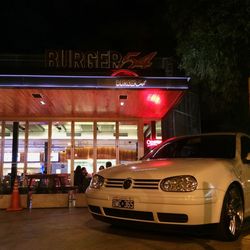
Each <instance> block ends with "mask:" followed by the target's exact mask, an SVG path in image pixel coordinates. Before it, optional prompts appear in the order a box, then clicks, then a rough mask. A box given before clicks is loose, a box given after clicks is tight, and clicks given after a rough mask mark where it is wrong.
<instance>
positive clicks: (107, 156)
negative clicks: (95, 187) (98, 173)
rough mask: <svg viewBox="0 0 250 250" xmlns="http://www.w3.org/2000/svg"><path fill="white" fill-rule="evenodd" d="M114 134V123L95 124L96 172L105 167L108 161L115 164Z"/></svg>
mask: <svg viewBox="0 0 250 250" xmlns="http://www.w3.org/2000/svg"><path fill="white" fill-rule="evenodd" d="M115 132H116V123H115V122H97V131H96V133H97V135H96V138H97V170H98V169H99V167H100V166H101V165H103V166H104V167H105V165H106V162H108V161H110V162H111V163H112V165H115V164H116V150H115V148H116V147H115V143H116V135H115Z"/></svg>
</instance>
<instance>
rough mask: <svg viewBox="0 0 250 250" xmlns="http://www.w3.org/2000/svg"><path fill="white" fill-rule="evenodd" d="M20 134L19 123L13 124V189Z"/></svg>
mask: <svg viewBox="0 0 250 250" xmlns="http://www.w3.org/2000/svg"><path fill="white" fill-rule="evenodd" d="M18 132H19V122H13V138H12V164H11V189H12V188H13V185H14V181H15V179H16V177H17V155H18Z"/></svg>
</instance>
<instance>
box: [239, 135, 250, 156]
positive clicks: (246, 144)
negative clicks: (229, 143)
mask: <svg viewBox="0 0 250 250" xmlns="http://www.w3.org/2000/svg"><path fill="white" fill-rule="evenodd" d="M248 153H250V139H249V138H248V137H246V136H242V137H241V159H242V160H244V159H245V158H246V157H247V154H248Z"/></svg>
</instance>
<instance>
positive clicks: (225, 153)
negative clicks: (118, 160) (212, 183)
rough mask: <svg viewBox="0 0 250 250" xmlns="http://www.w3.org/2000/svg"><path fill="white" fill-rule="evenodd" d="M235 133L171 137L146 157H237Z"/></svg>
mask: <svg viewBox="0 0 250 250" xmlns="http://www.w3.org/2000/svg"><path fill="white" fill-rule="evenodd" d="M235 148H236V139H235V136H233V135H211V136H192V137H183V138H177V139H171V140H169V141H168V142H166V144H164V145H160V146H159V147H157V148H155V149H154V150H152V151H151V152H150V153H149V154H148V155H147V156H145V157H144V158H146V159H148V158H153V159H159V158H229V159H232V158H234V157H235Z"/></svg>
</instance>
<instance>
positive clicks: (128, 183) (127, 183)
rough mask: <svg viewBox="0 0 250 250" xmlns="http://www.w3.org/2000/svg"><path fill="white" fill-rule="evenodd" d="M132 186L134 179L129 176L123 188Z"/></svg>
mask: <svg viewBox="0 0 250 250" xmlns="http://www.w3.org/2000/svg"><path fill="white" fill-rule="evenodd" d="M131 186H132V179H130V178H128V179H126V180H125V181H124V182H123V188H124V189H129V188H130V187H131Z"/></svg>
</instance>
